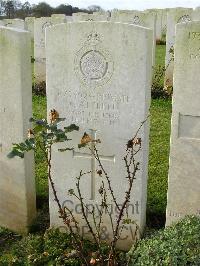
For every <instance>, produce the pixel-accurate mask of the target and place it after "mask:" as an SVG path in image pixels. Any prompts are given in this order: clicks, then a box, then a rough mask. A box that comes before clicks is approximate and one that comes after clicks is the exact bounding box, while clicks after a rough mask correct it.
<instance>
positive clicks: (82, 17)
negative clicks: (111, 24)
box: [72, 12, 109, 22]
mask: <svg viewBox="0 0 200 266" xmlns="http://www.w3.org/2000/svg"><path fill="white" fill-rule="evenodd" d="M72 17H73V21H75V22H78V21H108V19H109V15H108V13H103V14H102V13H100V14H99V13H98V14H95V13H94V14H87V13H82V12H80V13H73V16H72Z"/></svg>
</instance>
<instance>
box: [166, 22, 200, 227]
mask: <svg viewBox="0 0 200 266" xmlns="http://www.w3.org/2000/svg"><path fill="white" fill-rule="evenodd" d="M199 72H200V22H190V23H185V24H179V25H177V28H176V42H175V62H174V93H173V112H172V132H171V151H170V167H169V185H168V200H167V222H166V224H167V225H170V224H171V223H172V222H176V221H177V220H179V219H181V218H183V217H184V216H185V215H191V214H195V215H197V214H199V215H200V163H199V162H200V89H199V84H200V75H199Z"/></svg>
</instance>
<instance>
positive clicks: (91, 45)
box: [74, 32, 114, 88]
mask: <svg viewBox="0 0 200 266" xmlns="http://www.w3.org/2000/svg"><path fill="white" fill-rule="evenodd" d="M74 70H75V73H76V75H77V76H78V78H79V80H80V82H81V83H82V84H83V85H85V86H86V87H90V88H96V87H101V86H103V85H105V84H106V83H107V82H108V81H109V80H110V79H111V77H112V74H113V70H114V64H113V60H112V56H111V54H110V53H109V51H107V50H106V49H105V48H104V47H103V46H102V41H101V36H100V35H99V34H98V33H96V32H92V33H90V34H88V35H87V37H86V41H85V43H84V46H83V47H82V48H81V49H80V50H79V51H78V52H77V53H76V55H75V59H74Z"/></svg>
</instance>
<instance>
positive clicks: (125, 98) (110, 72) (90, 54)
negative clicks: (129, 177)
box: [46, 22, 152, 249]
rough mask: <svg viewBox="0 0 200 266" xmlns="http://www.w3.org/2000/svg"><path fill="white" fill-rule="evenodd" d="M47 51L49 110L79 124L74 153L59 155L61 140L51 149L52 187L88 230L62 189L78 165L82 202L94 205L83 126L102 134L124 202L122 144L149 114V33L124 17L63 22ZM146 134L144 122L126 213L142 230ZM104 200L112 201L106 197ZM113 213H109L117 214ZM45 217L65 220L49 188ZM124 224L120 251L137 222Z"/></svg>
mask: <svg viewBox="0 0 200 266" xmlns="http://www.w3.org/2000/svg"><path fill="white" fill-rule="evenodd" d="M113 44H115V45H114V46H113ZM46 49H47V51H46V52H47V102H48V110H50V109H52V108H55V109H56V110H57V111H58V112H59V114H60V117H66V121H65V122H64V124H65V125H69V124H71V123H75V124H77V125H78V126H80V131H79V132H78V133H73V135H72V139H73V142H71V143H70V146H71V145H72V146H74V147H75V150H74V151H73V152H72V151H70V152H68V153H59V152H58V151H57V150H58V146H57V147H54V150H53V162H52V166H53V168H52V170H53V177H54V181H55V187H56V189H57V192H58V197H59V198H60V200H61V203H62V204H69V208H71V209H72V211H73V214H74V215H75V216H76V218H77V219H78V221H79V222H80V224H79V226H80V229H81V230H85V229H86V231H87V228H86V227H85V223H84V221H83V219H82V218H81V215H80V212H79V211H80V209H79V207H80V205H79V203H78V202H77V200H76V199H74V198H71V197H69V195H67V191H68V189H70V188H71V189H75V181H76V179H75V178H76V176H77V175H79V172H80V170H81V169H82V170H83V171H91V173H90V174H87V175H86V176H85V177H84V179H83V180H82V185H81V190H82V192H83V196H84V198H85V201H86V204H90V206H91V205H92V206H94V207H96V206H99V205H100V195H99V193H98V189H99V187H100V185H101V181H100V179H101V178H100V177H99V176H98V175H97V174H96V170H97V169H98V164H97V162H96V161H95V160H94V157H93V156H92V153H91V151H90V150H89V149H88V148H84V149H82V150H79V149H78V148H77V144H78V143H80V139H81V137H82V136H83V133H84V132H88V134H89V135H91V136H92V138H93V139H101V142H102V143H101V144H99V145H98V150H99V154H100V155H101V160H102V163H103V165H104V167H105V169H106V171H107V172H108V173H109V175H110V177H111V183H112V187H113V190H114V192H115V195H116V197H117V201H118V202H119V203H122V201H123V200H124V196H125V191H126V189H127V182H126V178H125V176H126V170H125V165H124V162H123V156H124V154H125V149H126V145H125V144H126V142H127V141H128V139H130V138H132V136H133V135H134V134H135V133H136V130H137V129H138V127H139V125H140V123H141V122H142V121H144V120H145V119H146V117H147V115H148V112H149V105H150V87H151V85H150V84H151V75H152V73H151V62H152V53H151V51H152V32H151V30H149V29H146V28H143V27H139V26H135V25H129V24H123V23H111V22H81V23H68V24H65V25H64V24H63V25H58V26H56V27H52V28H50V29H48V30H47V46H46ZM148 134H149V125H148V122H147V123H146V124H145V125H144V127H143V128H142V129H141V131H140V133H139V136H140V137H141V138H142V152H141V154H140V156H139V157H138V160H139V161H140V162H141V166H140V171H139V172H138V174H137V179H136V180H135V183H134V189H133V191H132V194H131V200H130V203H131V206H132V208H131V209H129V214H130V218H133V219H134V220H135V221H136V222H137V223H138V225H139V227H140V231H141V232H142V231H143V229H144V226H145V215H146V194H147V191H146V190H147V168H148V167H147V166H148ZM62 147H63V145H62ZM108 200H109V204H111V205H112V206H114V205H113V204H112V201H111V200H110V198H109V199H108ZM131 210H132V212H131ZM112 215H113V217H114V216H115V215H116V212H115V211H114V213H112ZM50 216H51V226H63V224H62V221H61V220H60V218H59V217H58V210H57V206H56V203H55V201H54V197H53V195H52V191H51V189H50ZM103 219H104V222H103V223H104V226H106V227H107V231H108V236H109V237H111V228H110V227H109V225H107V224H106V223H107V222H108V221H107V220H106V218H105V216H104V217H103ZM107 219H108V217H107ZM126 229H127V230H125V233H124V235H123V236H124V241H122V240H121V242H120V245H119V246H120V247H121V248H123V249H128V248H129V247H130V246H131V244H132V242H133V239H132V237H133V234H134V230H135V227H134V226H127V228H126ZM86 231H85V232H86ZM82 233H83V234H84V232H83V231H82Z"/></svg>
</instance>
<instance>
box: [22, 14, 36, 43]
mask: <svg viewBox="0 0 200 266" xmlns="http://www.w3.org/2000/svg"><path fill="white" fill-rule="evenodd" d="M34 20H35V17H26V18H25V27H24V28H25V30H27V31H29V32H30V33H31V39H32V40H34Z"/></svg>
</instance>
